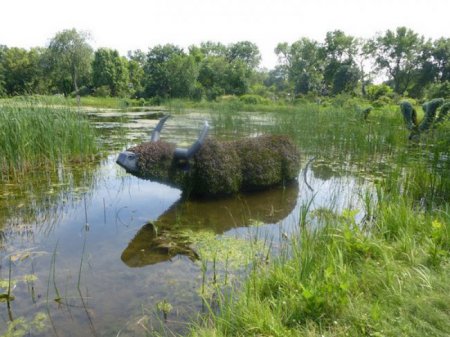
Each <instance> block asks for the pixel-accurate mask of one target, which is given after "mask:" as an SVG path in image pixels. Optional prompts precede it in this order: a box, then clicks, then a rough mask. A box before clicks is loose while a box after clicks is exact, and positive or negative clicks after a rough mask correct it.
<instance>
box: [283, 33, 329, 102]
mask: <svg viewBox="0 0 450 337" xmlns="http://www.w3.org/2000/svg"><path fill="white" fill-rule="evenodd" d="M275 53H276V54H277V56H278V58H279V60H280V62H281V67H282V68H285V71H286V72H287V73H288V79H289V82H290V84H291V85H292V86H293V88H294V94H307V93H308V92H311V91H312V92H319V91H320V90H321V83H322V79H323V74H322V68H323V60H322V57H321V52H320V45H319V43H318V42H317V41H314V40H311V39H308V38H302V39H300V40H298V41H296V42H294V43H293V44H292V45H289V44H287V43H280V44H278V46H277V47H276V48H275ZM280 70H281V69H280Z"/></svg>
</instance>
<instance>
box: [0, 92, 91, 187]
mask: <svg viewBox="0 0 450 337" xmlns="http://www.w3.org/2000/svg"><path fill="white" fill-rule="evenodd" d="M0 125H1V127H0V148H1V149H2V151H1V152H0V174H1V178H6V177H7V176H9V175H11V174H12V175H17V174H20V173H24V172H27V171H28V170H30V169H33V168H34V167H36V166H40V165H46V166H48V167H49V168H50V167H51V168H55V167H57V165H58V164H60V163H61V162H64V161H68V160H82V159H84V158H87V157H90V156H92V155H94V154H95V153H96V150H97V149H96V141H95V130H94V129H93V127H92V126H91V125H90V124H89V122H88V120H87V119H86V117H85V116H84V115H83V114H82V113H80V112H78V111H76V110H75V109H74V108H70V107H68V106H50V105H42V104H36V103H30V102H27V101H25V102H6V103H5V102H2V103H1V104H0Z"/></svg>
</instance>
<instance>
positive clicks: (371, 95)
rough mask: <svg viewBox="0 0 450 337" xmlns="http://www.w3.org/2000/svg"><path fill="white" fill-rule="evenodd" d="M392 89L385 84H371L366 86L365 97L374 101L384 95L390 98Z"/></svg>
mask: <svg viewBox="0 0 450 337" xmlns="http://www.w3.org/2000/svg"><path fill="white" fill-rule="evenodd" d="M393 92H394V90H392V88H391V87H390V86H388V85H387V84H384V83H382V84H371V85H368V86H367V98H368V99H369V100H371V101H376V100H378V99H380V98H381V97H383V96H385V97H388V98H392V94H393Z"/></svg>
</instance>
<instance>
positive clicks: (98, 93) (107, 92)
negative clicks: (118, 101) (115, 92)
mask: <svg viewBox="0 0 450 337" xmlns="http://www.w3.org/2000/svg"><path fill="white" fill-rule="evenodd" d="M93 95H94V96H95V97H109V96H111V89H110V88H109V86H107V85H102V86H101V87H98V88H95V90H94V94H93Z"/></svg>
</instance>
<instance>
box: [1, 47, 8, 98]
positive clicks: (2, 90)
mask: <svg viewBox="0 0 450 337" xmlns="http://www.w3.org/2000/svg"><path fill="white" fill-rule="evenodd" d="M7 50H8V47H6V46H5V45H0V97H3V96H6V89H5V69H4V67H3V60H4V57H5V54H6V51H7Z"/></svg>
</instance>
